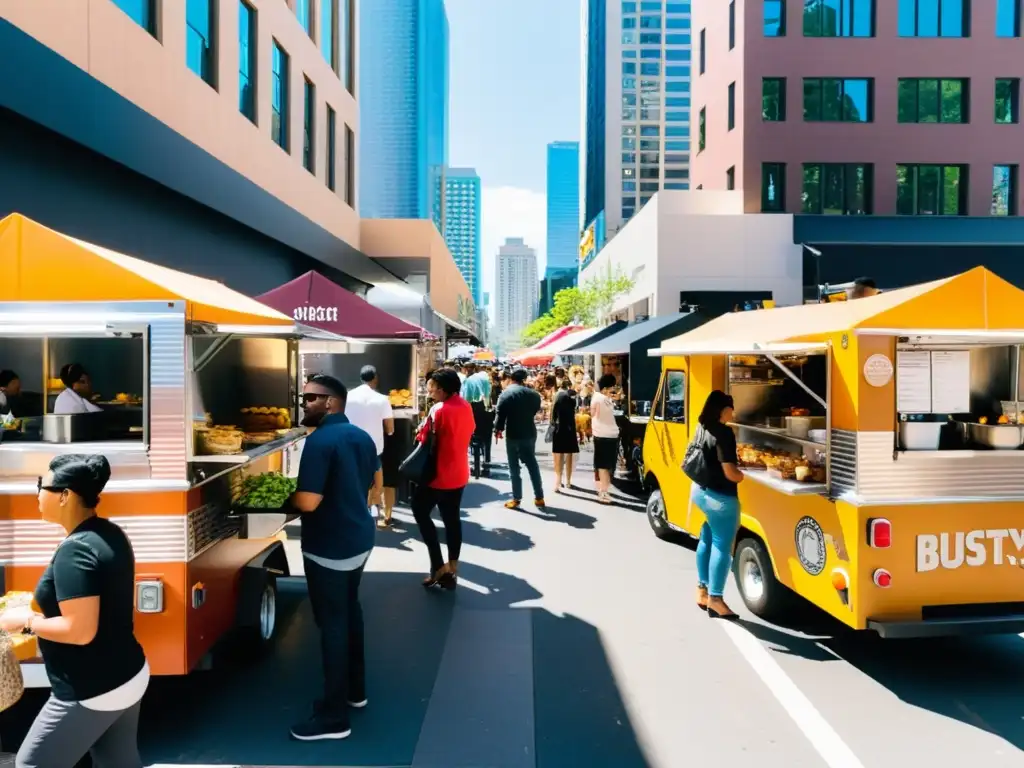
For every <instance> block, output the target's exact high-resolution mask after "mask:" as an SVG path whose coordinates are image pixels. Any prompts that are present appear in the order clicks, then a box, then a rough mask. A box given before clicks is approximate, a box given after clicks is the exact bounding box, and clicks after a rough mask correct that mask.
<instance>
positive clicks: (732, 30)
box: [729, 0, 736, 51]
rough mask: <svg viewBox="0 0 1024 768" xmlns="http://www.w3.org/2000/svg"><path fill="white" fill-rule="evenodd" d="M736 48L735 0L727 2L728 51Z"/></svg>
mask: <svg viewBox="0 0 1024 768" xmlns="http://www.w3.org/2000/svg"><path fill="white" fill-rule="evenodd" d="M735 47H736V0H730V2H729V50H730V51H731V50H732V49H733V48H735Z"/></svg>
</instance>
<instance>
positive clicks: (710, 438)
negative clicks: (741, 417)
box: [683, 389, 743, 621]
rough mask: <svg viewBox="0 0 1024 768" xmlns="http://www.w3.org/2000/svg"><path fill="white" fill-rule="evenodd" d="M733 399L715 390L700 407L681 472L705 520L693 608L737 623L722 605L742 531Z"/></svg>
mask: <svg viewBox="0 0 1024 768" xmlns="http://www.w3.org/2000/svg"><path fill="white" fill-rule="evenodd" d="M732 420H733V399H732V397H731V396H730V395H727V394H725V393H724V392H722V391H720V390H717V389H716V390H714V391H713V392H712V393H711V394H710V395H708V399H707V400H705V401H704V407H703V408H702V409H701V412H700V416H699V417H698V418H697V423H698V427H697V431H696V434H694V437H693V442H692V443H691V444H690V447H689V448H687V451H686V458H685V459H684V461H683V470H684V471H685V472H686V474H687V476H688V477H690V479H691V480H692V481H693V485H692V488H691V490H690V501H691V502H692V503H693V504H694V505H696V506H697V507H698V508H699V509H700V510H701V512H703V513H704V515H705V517H706V518H707V520H706V522H705V523H704V524H703V525H702V526H701V528H700V541H699V542H698V544H697V607H698V608H700V609H701V610H704V611H707V613H708V616H710V617H711V618H713V619H729V620H732V621H735V620H736V619H737V618H739V617H738V616H737V615H736V614H735V613H733V612H732V610H731V609H730V608H729V606H728V605H726V604H725V600H723V599H722V595H723V594H724V592H725V583H726V581H727V579H728V577H729V569H730V567H731V566H732V545H733V540H734V539H735V538H736V531H738V530H739V527H740V503H739V498H738V495H737V492H736V487H737V486H738V485H739V484H740V483H741V482H743V473H742V472H741V471H740V469H739V466H738V465H739V460H738V458H737V457H736V435H735V434H733V431H732V429H731V428H730V427H729V426H728V422H731V421H732Z"/></svg>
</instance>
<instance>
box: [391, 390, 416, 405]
mask: <svg viewBox="0 0 1024 768" xmlns="http://www.w3.org/2000/svg"><path fill="white" fill-rule="evenodd" d="M388 402H390V403H391V407H392V408H412V392H410V391H409V390H408V389H392V390H391V391H390V392H388Z"/></svg>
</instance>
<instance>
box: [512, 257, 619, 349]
mask: <svg viewBox="0 0 1024 768" xmlns="http://www.w3.org/2000/svg"><path fill="white" fill-rule="evenodd" d="M632 288H633V280H631V279H630V278H628V277H626V276H625V275H623V274H622V272H621V271H617V272H615V273H612V274H610V275H608V276H606V277H596V278H593V279H591V280H588V281H587V282H586V283H584V284H583V285H582V286H578V287H576V286H574V287H572V288H563V289H562V290H560V291H559V292H558V293H556V294H555V296H554V301H553V302H552V306H551V310H550V311H548V312H545V313H544V314H543V315H541V316H540V317H538V318H537V319H536V320H534V321H533V322H532V323H530V324H529V325H528V326H526V328H524V329H523V334H522V343H523V345H524V346H528V345H530V344H536V343H537V342H538V341H540V340H541V339H543V338H544V337H545V336H547V335H548V334H549V333H552V332H554V331H557V330H558V329H559V328H564V327H565V326H567V325H582V326H585V327H587V328H593V327H595V326H597V324H598V323H599V322H601V320H602V319H604V317H605V316H606V315H608V313H609V312H610V311H611V308H612V306H613V305H614V303H615V300H616V299H617V298H619V297H620V296H622V295H623V294H626V293H629V291H630V290H632Z"/></svg>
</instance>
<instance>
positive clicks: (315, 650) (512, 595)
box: [2, 564, 648, 768]
mask: <svg viewBox="0 0 1024 768" xmlns="http://www.w3.org/2000/svg"><path fill="white" fill-rule="evenodd" d="M460 575H461V576H462V578H463V580H464V581H468V582H471V583H472V585H475V588H474V587H472V586H467V585H463V586H462V587H461V588H460V589H459V590H458V592H457V593H456V594H433V593H424V591H423V589H422V587H421V586H420V583H419V582H420V577H419V575H417V574H409V573H380V572H369V573H367V574H366V575H365V577H364V579H363V589H362V597H363V607H364V614H365V622H366V637H367V647H366V652H367V667H368V681H367V685H368V693H369V699H370V704H369V706H368V707H367V708H366V709H365V710H360V711H356V712H354V713H353V723H352V725H353V734H352V736H351V737H350V738H349V739H348V740H346V741H344V742H333V743H329V742H320V743H298V742H294V741H291V740H290V739H289V736H288V728H289V726H290V725H291V724H292V723H293V722H295V721H297V720H300V719H302V718H304V717H305V716H306V715H307V714H308V712H309V708H310V705H311V703H312V701H313V699H314V698H315V697H317V696H318V695H320V685H321V681H322V676H321V672H320V652H319V643H318V635H317V631H316V628H315V626H314V624H313V620H312V615H311V613H310V609H309V604H308V600H307V599H306V590H305V580H304V579H302V578H290V579H282V580H281V582H280V589H279V612H280V613H279V621H280V622H281V624H280V627H279V631H278V640H277V643H276V645H275V647H274V649H273V651H272V652H271V654H270V655H268V656H266V657H264V658H263V659H261V660H259V661H257V662H256V663H253V664H250V665H243V664H242V663H241V662H240V660H237V659H233V658H232V656H231V653H230V651H228V650H226V649H225V651H223V652H221V654H220V658H219V659H218V664H217V665H216V666H215V668H214V669H213V670H212V671H208V672H197V673H193V674H192V675H190V676H189V677H185V678H155V679H154V681H153V683H152V684H151V686H150V690H149V692H148V693H147V695H146V699H145V701H144V704H143V714H142V723H141V726H140V742H141V747H142V752H143V758H144V760H145V761H147V764H148V763H149V762H156V763H185V764H191V763H198V764H223V765H236V764H242V765H289V766H328V765H359V766H409V765H413V762H414V756H415V754H416V747H417V743H418V742H419V740H420V736H421V728H422V725H423V721H424V717H425V715H426V712H427V708H428V706H429V704H430V700H431V696H432V692H433V690H434V686H435V680H436V679H437V674H438V668H439V665H440V663H441V658H442V654H443V653H444V649H445V645H446V643H447V640H448V630H449V626H450V625H451V623H452V619H453V616H454V615H456V614H457V612H459V611H466V610H469V611H480V610H495V611H507V610H514V611H529V612H530V617H531V619H532V636H533V648H532V653H533V686H534V696H533V701H534V707H535V708H534V713H533V715H534V722H535V728H534V738H535V748H536V765H537V766H541V768H549V767H550V768H572V767H573V766H581V767H582V766H594V765H614V766H616V768H633V767H634V766H635V767H636V768H641V767H642V766H647V765H648V762H647V760H646V759H645V757H644V755H643V752H642V750H641V747H640V746H639V745H638V744H637V741H636V735H635V733H634V730H633V727H632V725H631V723H630V720H629V716H628V714H627V712H626V710H625V707H624V705H623V703H622V700H621V697H620V695H619V692H618V686H617V684H616V681H615V679H614V676H613V674H612V672H611V670H610V668H609V665H608V660H607V658H606V656H605V651H604V648H603V646H602V643H601V639H600V637H599V635H598V632H597V630H596V628H595V627H593V626H592V625H590V624H587V623H585V622H583V621H581V620H579V619H577V618H575V617H572V616H556V615H553V614H551V613H549V612H548V611H546V610H544V609H541V608H510V607H509V606H511V605H514V604H516V603H520V602H523V601H528V600H536V599H538V598H540V597H541V595H539V594H538V593H537V591H536V590H535V589H533V587H531V586H530V585H529V584H528V583H527V582H525V581H523V580H522V579H518V578H516V577H513V576H509V575H507V574H503V573H497V572H495V571H491V570H488V569H484V568H480V567H477V566H472V565H469V564H464V565H463V568H462V569H461V571H460ZM493 663H494V664H495V665H497V667H499V668H500V667H501V665H502V663H503V659H502V658H499V657H496V658H494V659H493ZM450 682H451V681H449V684H450ZM455 682H456V683H457V681H455ZM494 696H495V697H496V698H497V700H498V701H501V696H502V693H501V691H500V690H495V691H494ZM44 699H45V693H44V692H40V691H30V692H29V695H27V696H26V699H25V700H24V701H23V702H22V703H21V704H19V705H17V706H16V707H15V708H14V709H13V710H10V711H9V712H7V713H5V714H4V716H3V721H2V722H3V724H4V730H3V736H4V737H5V742H4V747H5V748H6V749H8V750H10V749H13V748H16V746H17V743H16V742H18V741H20V739H21V738H22V737H23V736H24V733H25V730H27V727H28V725H29V723H30V722H31V719H32V717H33V716H34V712H35V710H37V709H38V707H39V706H40V705H41V703H42V701H43V700H44ZM453 714H455V713H453ZM496 764H497V763H496ZM510 764H511V765H516V766H518V765H522V764H523V763H522V761H513V762H511V763H510ZM531 764H532V763H531Z"/></svg>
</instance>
